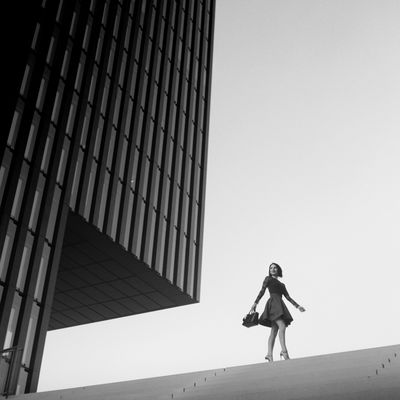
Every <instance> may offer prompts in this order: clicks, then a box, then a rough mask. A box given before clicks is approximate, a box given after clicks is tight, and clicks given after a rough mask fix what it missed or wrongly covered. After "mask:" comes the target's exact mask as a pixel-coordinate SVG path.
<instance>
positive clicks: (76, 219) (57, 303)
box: [48, 211, 196, 330]
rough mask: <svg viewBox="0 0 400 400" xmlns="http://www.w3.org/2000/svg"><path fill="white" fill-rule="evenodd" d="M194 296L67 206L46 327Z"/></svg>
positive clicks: (148, 308)
mask: <svg viewBox="0 0 400 400" xmlns="http://www.w3.org/2000/svg"><path fill="white" fill-rule="evenodd" d="M193 303H196V301H195V300H194V299H193V298H191V297H190V296H189V295H188V294H186V293H184V292H183V291H182V290H181V289H180V288H179V287H177V286H175V285H173V284H172V283H171V282H170V281H168V280H167V279H166V278H163V277H162V276H161V275H160V274H159V273H158V272H157V271H155V270H153V269H151V268H150V267H149V266H148V265H146V264H145V263H144V262H142V261H140V260H139V259H138V258H137V257H135V256H134V255H133V254H132V253H130V252H128V251H127V250H125V249H124V248H123V247H122V246H121V245H119V244H117V243H115V242H114V241H113V240H112V239H111V238H110V237H108V236H107V235H105V234H104V233H101V232H100V231H99V230H98V229H97V228H96V227H95V226H93V225H91V224H89V223H88V222H86V221H85V219H84V218H83V217H81V216H80V215H78V214H76V213H74V212H72V211H70V212H69V216H68V221H67V227H66V232H65V237H64V243H63V248H62V252H61V260H60V266H59V272H58V277H57V283H56V289H55V294H54V301H53V307H52V313H51V317H50V323H49V328H48V329H49V330H55V329H60V328H67V327H72V326H76V325H82V324H88V323H91V322H98V321H104V320H108V319H113V318H120V317H126V316H129V315H134V314H141V313H145V312H149V311H156V310H161V309H166V308H171V307H176V306H182V305H186V304H193Z"/></svg>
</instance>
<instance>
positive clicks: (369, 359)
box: [14, 345, 400, 400]
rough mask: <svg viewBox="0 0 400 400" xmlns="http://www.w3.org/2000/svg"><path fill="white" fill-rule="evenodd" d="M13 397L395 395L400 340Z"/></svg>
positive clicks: (330, 398) (399, 387) (118, 399)
mask: <svg viewBox="0 0 400 400" xmlns="http://www.w3.org/2000/svg"><path fill="white" fill-rule="evenodd" d="M14 398H15V399H17V400H50V399H52V400H53V399H54V400H56V399H63V400H77V399H82V400H94V399H96V400H103V399H104V400H128V399H129V400H133V399H137V400H145V399H158V400H161V399H183V400H184V399H196V400H200V399H204V400H206V399H212V400H228V399H229V400H269V399H271V400H300V399H301V400H303V399H304V400H305V399H326V400H338V399H345V400H353V399H354V400H355V399H362V400H376V399H382V400H399V399H400V345H394V346H385V347H378V348H371V349H365V350H357V351H349V352H343V353H336V354H328V355H322V356H314V357H306V358H299V359H293V360H286V361H276V362H273V363H259V364H253V365H244V366H237V367H230V368H224V369H219V370H210V371H201V372H194V373H188V374H181V375H172V376H165V377H159V378H150V379H142V380H136V381H129V382H121V383H113V384H107V385H96V386H89V387H83V388H76V389H65V390H58V391H51V392H42V393H35V394H28V395H23V396H16V397H14Z"/></svg>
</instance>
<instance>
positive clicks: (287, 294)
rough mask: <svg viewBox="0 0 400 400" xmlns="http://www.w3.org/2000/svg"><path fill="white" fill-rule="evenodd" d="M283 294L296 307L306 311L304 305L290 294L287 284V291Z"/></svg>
mask: <svg viewBox="0 0 400 400" xmlns="http://www.w3.org/2000/svg"><path fill="white" fill-rule="evenodd" d="M283 295H284V296H285V298H286V300H287V301H289V302H290V303H292V304H293V305H294V306H295V307H296V308H298V309H299V310H300V311H301V312H303V311H306V310H305V308H304V307H302V306H300V305H299V304H297V303H296V302H295V301H294V300H293V299H292V298H291V297H290V296H289V293H288V291H287V289H286V286H285V291H284V292H283Z"/></svg>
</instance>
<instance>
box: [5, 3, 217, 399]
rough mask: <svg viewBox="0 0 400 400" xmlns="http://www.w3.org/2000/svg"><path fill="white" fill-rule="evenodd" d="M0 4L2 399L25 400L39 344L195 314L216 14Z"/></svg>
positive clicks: (202, 9) (173, 7) (208, 6)
mask: <svg viewBox="0 0 400 400" xmlns="http://www.w3.org/2000/svg"><path fill="white" fill-rule="evenodd" d="M9 3H12V4H9V5H7V8H8V9H7V12H6V13H3V16H4V15H6V18H7V20H8V24H7V25H8V26H10V28H7V29H9V30H8V33H7V35H4V34H3V35H2V38H1V40H2V47H1V48H2V52H3V54H7V62H6V63H5V64H6V65H4V66H3V67H4V69H3V71H4V72H3V78H4V77H5V78H6V79H4V85H3V87H2V96H3V99H7V102H6V104H5V106H4V107H3V109H2V117H1V134H0V161H1V169H0V212H1V214H0V299H1V301H0V350H1V349H3V350H2V352H1V357H0V372H3V376H6V373H8V375H7V376H8V378H9V381H8V382H5V381H4V382H1V379H0V385H3V387H0V389H1V390H2V391H4V390H5V389H4V388H5V386H7V385H8V389H7V390H8V391H10V390H13V389H10V385H11V386H12V385H13V384H15V385H16V388H17V389H16V390H17V393H24V392H33V391H35V390H36V388H37V384H38V378H39V372H40V364H41V359H42V354H43V349H44V344H45V338H46V333H47V331H48V330H52V329H60V328H64V327H71V326H76V325H79V324H86V323H90V322H95V321H101V320H106V319H111V318H118V317H123V316H128V315H133V314H138V313H143V312H148V311H152V310H161V309H164V308H169V307H175V306H180V305H184V304H190V303H195V302H198V301H199V298H200V278H201V257H202V243H203V221H204V200H205V183H206V182H205V181H206V166H207V143H208V121H209V109H210V85H211V67H212V47H213V26H214V15H215V4H214V0H168V1H167V0H165V1H164V0H30V1H28V2H26V1H23V0H14V1H12V2H9ZM3 18H4V17H3ZM3 104H4V103H3ZM10 363H11V364H10ZM12 365H13V367H12ZM13 368H14V369H13Z"/></svg>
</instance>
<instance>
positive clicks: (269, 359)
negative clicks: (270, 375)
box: [265, 354, 274, 362]
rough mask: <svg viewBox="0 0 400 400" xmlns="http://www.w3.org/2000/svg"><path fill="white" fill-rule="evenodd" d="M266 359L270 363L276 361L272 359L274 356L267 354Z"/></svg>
mask: <svg viewBox="0 0 400 400" xmlns="http://www.w3.org/2000/svg"><path fill="white" fill-rule="evenodd" d="M265 359H266V360H267V361H268V362H272V361H274V360H273V358H272V354H267V355H266V356H265Z"/></svg>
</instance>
